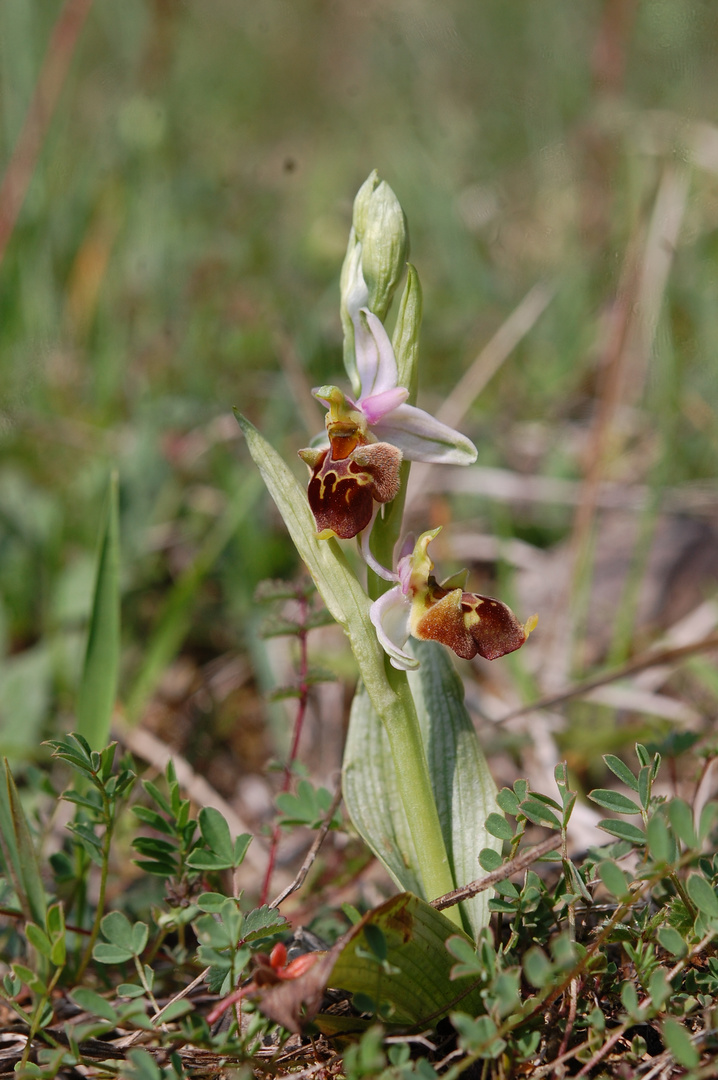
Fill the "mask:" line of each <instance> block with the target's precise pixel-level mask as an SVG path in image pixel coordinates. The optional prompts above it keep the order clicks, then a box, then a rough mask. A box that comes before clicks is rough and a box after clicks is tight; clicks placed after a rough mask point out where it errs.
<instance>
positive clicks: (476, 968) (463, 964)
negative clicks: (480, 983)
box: [446, 934, 484, 979]
mask: <svg viewBox="0 0 718 1080" xmlns="http://www.w3.org/2000/svg"><path fill="white" fill-rule="evenodd" d="M446 948H447V949H448V950H449V952H450V953H451V955H452V956H455V957H456V959H457V960H459V961H460V963H458V964H454V966H453V967H452V969H451V976H450V977H451V978H452V979H460V978H462V977H463V976H464V975H474V976H476V975H483V974H484V966H483V964H482V962H481V960H480V958H479V957H478V956H477V954H476V949H475V948H474V946H473V945H472V944H471V942H470V941H467V939H466V938H465V937H464V936H463V935H459V934H455V935H454V936H453V937H450V938H447V940H446Z"/></svg>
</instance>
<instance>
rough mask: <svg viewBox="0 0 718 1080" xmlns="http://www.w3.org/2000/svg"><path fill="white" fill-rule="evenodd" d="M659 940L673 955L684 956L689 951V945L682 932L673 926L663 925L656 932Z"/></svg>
mask: <svg viewBox="0 0 718 1080" xmlns="http://www.w3.org/2000/svg"><path fill="white" fill-rule="evenodd" d="M656 936H657V938H658V940H659V942H660V943H661V945H662V946H663V948H664V949H665V950H666V952H669V953H670V954H671V956H678V957H683V956H686V955H687V953H688V945H687V944H686V939H685V938H684V937H683V935H682V934H679V933H678V931H677V930H676V929H674V927H672V926H662V927H661V928H660V930H658V931H657V934H656Z"/></svg>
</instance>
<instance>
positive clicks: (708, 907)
mask: <svg viewBox="0 0 718 1080" xmlns="http://www.w3.org/2000/svg"><path fill="white" fill-rule="evenodd" d="M686 891H687V892H688V895H689V896H690V898H691V900H692V901H693V903H694V904H695V905H696V907H697V908H698V910H699V911H702V912H703V914H704V915H708V916H710V918H712V919H717V918H718V896H716V894H715V889H714V888H713V886H712V885H711V884H710V883H709V882H707V881H706V879H705V878H704V877H701V875H700V874H691V876H690V877H689V878H688V881H687V882H686Z"/></svg>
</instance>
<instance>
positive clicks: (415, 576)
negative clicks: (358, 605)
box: [369, 529, 538, 670]
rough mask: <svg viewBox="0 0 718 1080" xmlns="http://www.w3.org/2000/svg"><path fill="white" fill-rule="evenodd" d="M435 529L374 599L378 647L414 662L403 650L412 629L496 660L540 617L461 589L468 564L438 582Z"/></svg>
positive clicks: (459, 651)
mask: <svg viewBox="0 0 718 1080" xmlns="http://www.w3.org/2000/svg"><path fill="white" fill-rule="evenodd" d="M439 531H440V529H433V530H431V531H430V532H425V533H422V535H421V536H420V537H419V539H418V540H417V542H416V544H415V546H414V549H413V551H409V552H406V553H405V554H404V555H403V556H402V558H400V559H399V565H398V568H397V573H396V575H395V577H396V581H397V584H396V585H395V586H394V588H393V589H389V591H388V592H385V593H384V594H383V595H382V596H380V597H379V599H378V600H375V601H374V603H373V604H372V606H371V609H370V612H369V616H370V618H371V621H372V623H373V624H374V627H375V628H376V632H377V637H378V638H379V642H380V644H381V646H382V648H383V649H384V650H385V652H387V653H388V654H389V657H390V660H391V664H392V666H393V667H395V668H399V669H400V670H402V669H403V670H409V669H411V668H415V667H418V661H417V660H416V659H415V657H413V656H411V655H410V654H409V653H407V652H405V651H404V646H405V645H406V642H407V640H408V638H409V636H410V635H411V636H412V637H415V638H419V640H420V641H440V642H441V643H442V644H443V645H448V647H449V648H450V649H453V651H454V652H455V653H456V655H457V656H460V657H462V658H463V659H464V660H471V659H472V658H473V657H474V656H476V655H477V653H478V655H479V656H483V657H484V658H485V659H486V660H495V659H496V658H497V657H499V656H505V655H506V654H507V653H510V652H514V651H515V650H516V649H520V648H521V646H522V645H523V644H524V642H525V641H526V639H527V637H528V636H529V634H530V633H531V631H532V630H533V629H534V628H535V626H536V623H537V622H538V616H536V615H532V616H531V618H529V619H527V620H526V622H525V623H523V624H522V623H520V622H519V621H518V619H517V618H516V616H515V615H514V613H513V611H512V610H511V608H509V607H507V606H506V604H504V603H502V602H501V601H500V600H495V599H494V598H493V597H491V596H480V595H479V594H478V593H469V592H464V585H465V583H466V577H467V574H468V571H466V570H464V571H462V572H461V573H460V574H455V575H454V576H453V577H452V578H449V579H448V580H447V581H444V582H443V583H442V584H441V585H440V584H439V583H438V582H437V580H436V578H435V577H434V576H433V575H432V573H431V571H432V570H433V569H434V564H433V562H432V560H431V558H430V556H429V554H428V552H427V548H428V545H429V544H430V542H431V541H432V540H433V539H434V537H435V536H436V534H437V533H438V532H439Z"/></svg>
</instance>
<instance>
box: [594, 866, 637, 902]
mask: <svg viewBox="0 0 718 1080" xmlns="http://www.w3.org/2000/svg"><path fill="white" fill-rule="evenodd" d="M598 875H599V877H600V878H601V881H602V882H603V884H604V885H605V886H606V888H607V889H608V891H609V892H610V893H611V895H612V896H615V897H616V899H617V900H623V899H624V898H625V897H627V896H629V895H630V889H629V887H628V878H627V877H626V875H625V874H624V872H623V870H621V868H620V866H618V865H617V864H616V863H615V862H612V861H611V860H610V859H604V861H603V862H601V863H599V864H598Z"/></svg>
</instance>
